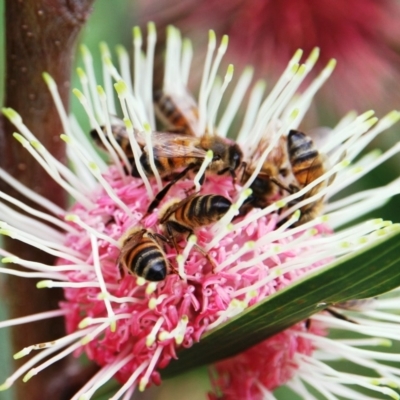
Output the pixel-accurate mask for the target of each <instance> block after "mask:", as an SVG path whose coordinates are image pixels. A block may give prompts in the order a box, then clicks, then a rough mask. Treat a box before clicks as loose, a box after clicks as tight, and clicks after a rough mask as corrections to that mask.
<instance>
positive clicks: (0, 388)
mask: <svg viewBox="0 0 400 400" xmlns="http://www.w3.org/2000/svg"><path fill="white" fill-rule="evenodd" d="M10 387H11V384H10V383H7V382H4V383H3V384H2V385H0V392H3V391H4V390H7V389H9V388H10Z"/></svg>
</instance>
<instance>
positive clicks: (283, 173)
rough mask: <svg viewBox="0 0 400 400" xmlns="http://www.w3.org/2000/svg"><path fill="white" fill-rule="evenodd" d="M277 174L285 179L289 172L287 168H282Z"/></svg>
mask: <svg viewBox="0 0 400 400" xmlns="http://www.w3.org/2000/svg"><path fill="white" fill-rule="evenodd" d="M279 174H280V175H282V176H283V177H284V178H285V177H286V176H288V174H289V171H288V169H287V168H282V169H280V170H279Z"/></svg>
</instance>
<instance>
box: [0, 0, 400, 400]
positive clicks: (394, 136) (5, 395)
mask: <svg viewBox="0 0 400 400" xmlns="http://www.w3.org/2000/svg"><path fill="white" fill-rule="evenodd" d="M3 10H4V0H0V15H2V16H3ZM127 10H129V11H127ZM135 15H136V13H135V1H134V0H115V1H110V0H97V1H95V3H94V11H93V14H92V16H91V18H90V20H89V22H88V24H87V26H86V27H85V29H84V31H83V32H82V34H81V36H80V42H82V43H85V44H86V45H87V46H88V47H89V48H90V49H91V51H92V54H93V56H94V57H95V58H96V57H97V60H99V52H98V44H99V42H100V41H106V42H107V43H108V44H109V46H110V48H114V46H115V45H116V44H120V43H122V44H124V45H125V46H126V47H127V48H128V49H130V48H131V28H132V26H134V25H136V24H140V25H141V26H144V25H145V23H146V22H147V21H138V19H137V18H136V17H135ZM178 27H179V26H178ZM208 28H209V27H205V30H206V29H208ZM210 28H212V27H210ZM77 65H81V61H80V55H79V49H77ZM95 65H96V63H95ZM97 65H98V66H100V63H97ZM97 74H98V77H99V78H100V77H101V74H100V69H99V70H98V71H97ZM3 76H4V20H3V18H1V19H0V77H1V79H0V101H1V103H2V104H3V91H4V81H3ZM79 86H80V85H79V83H78V81H77V78H76V74H74V78H73V87H79ZM393 108H400V107H399V105H398V104H391V105H390V106H389V108H388V110H387V111H390V109H393ZM72 111H73V112H74V113H75V114H76V115H78V119H79V120H80V121H82V123H83V125H85V124H86V126H87V121H86V117H85V116H84V115H83V114H82V108H81V106H80V105H79V104H78V103H77V101H75V100H74V99H72ZM329 119H330V117H329ZM321 120H324V116H323V115H322V116H321ZM327 120H328V116H327ZM399 131H400V127H399V124H397V125H396V126H395V127H394V128H392V129H391V130H390V131H389V132H387V133H385V134H384V135H383V136H382V138H379V139H377V140H375V141H374V143H372V144H371V146H370V148H371V149H372V148H375V147H379V148H381V149H382V150H383V151H385V150H386V149H387V148H389V147H390V146H391V145H392V144H393V143H395V142H396V141H398V140H399V138H400V134H399ZM399 174H400V162H399V157H398V156H397V157H396V158H395V159H392V160H391V161H390V162H388V163H386V164H385V165H384V166H381V167H379V168H377V169H376V170H374V171H373V172H372V173H370V174H368V176H367V177H365V178H363V179H362V180H360V181H359V182H356V183H355V184H354V185H352V187H351V188H348V190H346V192H348V193H353V192H356V191H359V190H364V189H366V188H370V187H375V186H377V185H382V184H384V183H387V182H389V181H391V180H393V179H395V178H396V177H398V176H399ZM344 194H345V193H344ZM399 209H400V196H396V197H395V198H393V199H392V200H391V201H390V202H389V203H388V204H387V205H385V206H384V207H383V208H382V209H379V210H375V211H373V212H371V213H370V215H368V216H366V217H368V218H372V217H373V218H375V217H382V218H384V219H390V220H393V221H396V222H400V212H399ZM366 217H363V218H366ZM2 278H3V277H2V276H1V275H0V289H1V284H2V283H3V281H2ZM5 301H6V300H5V299H4V298H2V296H0V320H4V319H6V318H7V313H6V309H5V307H4V302H5ZM8 342H9V337H8V330H7V329H1V330H0V381H3V380H4V378H5V377H6V376H8V375H9V374H10V372H11V371H10V367H9V365H10V360H11V354H10V351H9V347H8ZM193 379H194V380H196V381H197V383H199V382H201V385H203V384H204V385H205V386H206V385H207V380H206V378H205V372H204V370H202V371H200V372H198V373H196V372H195V373H191V374H190V375H189V376H188V377H184V378H180V381H181V382H186V385H188V382H190V385H191V386H190V387H191V388H192V389H194V387H195V386H198V384H197V385H196V384H194V383H193ZM165 386H166V388H165V390H162V392H163V394H159V396H160V397H157V398H159V399H163V400H167V399H172V398H176V397H171V394H168V391H169V390H168V389H167V387H170V388H172V396H173V395H174V394H175V395H176V383H175V382H173V383H169V384H167V385H165ZM185 392H186V393H189V397H187V399H194V398H195V397H194V390H187V391H183V392H182V393H185ZM199 393H200V394H199V399H201V398H205V397H203V395H202V394H201V391H200V392H199ZM276 395H277V397H278V398H279V399H282V400H286V399H291V400H292V399H293V400H296V398H295V396H294V395H293V394H292V393H291V394H289V393H288V392H287V391H286V389H284V388H282V389H279V390H278V392H277V394H276ZM152 396H155V393H154V392H152V391H150V392H149V393H148V394H147V396H145V397H146V398H148V399H150V398H156V397H152ZM106 398H108V396H107V395H106V396H104V399H106ZM179 398H180V399H182V400H185V397H183V395H182V396H181V395H180V396H179ZM0 400H12V390H10V391H7V392H0ZM27 400H29V399H27Z"/></svg>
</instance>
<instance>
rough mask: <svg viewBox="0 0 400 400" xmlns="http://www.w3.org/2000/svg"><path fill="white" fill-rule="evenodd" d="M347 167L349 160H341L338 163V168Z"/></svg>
mask: <svg viewBox="0 0 400 400" xmlns="http://www.w3.org/2000/svg"><path fill="white" fill-rule="evenodd" d="M349 165H350V161H349V160H343V161H341V162H340V166H341V167H343V168H345V167H348V166H349ZM361 170H362V168H361Z"/></svg>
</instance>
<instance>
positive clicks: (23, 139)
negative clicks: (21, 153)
mask: <svg viewBox="0 0 400 400" xmlns="http://www.w3.org/2000/svg"><path fill="white" fill-rule="evenodd" d="M13 137H14V138H15V139H17V140H18V142H20V143H21V144H22V145H23V146H27V145H28V143H29V142H28V141H27V140H26V139H25V138H24V137H23V136H22V135H21V134H20V133H17V132H14V133H13Z"/></svg>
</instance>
